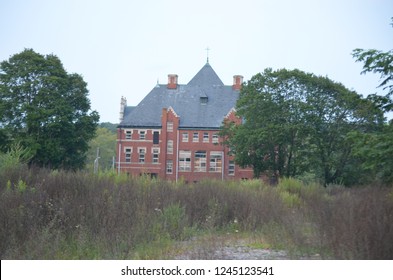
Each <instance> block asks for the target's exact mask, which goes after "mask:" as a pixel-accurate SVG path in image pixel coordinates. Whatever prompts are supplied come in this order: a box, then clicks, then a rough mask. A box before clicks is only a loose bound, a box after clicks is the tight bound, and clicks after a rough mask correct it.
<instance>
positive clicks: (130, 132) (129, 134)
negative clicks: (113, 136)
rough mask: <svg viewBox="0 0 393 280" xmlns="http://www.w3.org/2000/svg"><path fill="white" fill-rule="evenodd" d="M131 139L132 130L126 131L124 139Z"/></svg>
mask: <svg viewBox="0 0 393 280" xmlns="http://www.w3.org/2000/svg"><path fill="white" fill-rule="evenodd" d="M131 138H132V130H126V139H131Z"/></svg>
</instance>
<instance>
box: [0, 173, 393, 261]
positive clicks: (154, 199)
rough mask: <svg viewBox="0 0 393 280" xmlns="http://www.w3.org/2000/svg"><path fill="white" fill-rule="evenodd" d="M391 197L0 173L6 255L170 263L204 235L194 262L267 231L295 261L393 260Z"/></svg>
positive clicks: (0, 235)
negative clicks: (310, 257) (226, 243)
mask: <svg viewBox="0 0 393 280" xmlns="http://www.w3.org/2000/svg"><path fill="white" fill-rule="evenodd" d="M33 187H34V188H33ZM392 197H393V196H392V190H391V189H387V188H375V187H372V188H371V187H369V188H352V189H347V188H323V187H322V186H316V185H305V184H301V183H300V181H299V180H296V179H291V178H288V179H285V180H282V181H281V183H279V184H278V185H277V187H269V186H266V185H264V184H263V183H260V184H258V181H257V180H254V181H250V182H236V181H231V182H221V181H210V180H205V181H204V182H203V183H202V182H200V183H198V184H188V185H186V184H183V185H178V184H174V183H173V184H172V183H170V182H165V181H160V180H147V179H146V178H139V177H138V178H132V177H128V178H127V177H122V178H121V180H117V179H116V177H114V176H113V175H112V174H110V173H100V174H99V175H92V174H89V173H86V172H65V171H61V170H60V171H48V170H44V169H39V168H36V169H27V168H25V169H18V170H17V172H16V173H15V172H11V171H10V170H9V171H8V172H7V173H4V174H3V175H2V176H1V177H0V223H1V225H2V226H1V227H0V257H1V258H2V259H130V258H137V259H168V258H169V259H170V258H173V257H174V256H178V255H179V253H182V252H179V251H178V250H179V245H181V244H189V243H190V242H193V240H194V239H197V240H198V238H199V237H201V235H202V242H201V243H198V244H199V245H200V248H198V249H199V250H206V251H208V252H211V253H210V254H206V253H205V254H204V253H203V252H202V253H199V254H198V256H196V257H199V258H201V257H206V258H209V257H211V256H212V250H213V251H214V248H211V247H212V246H213V245H214V244H215V243H217V239H218V237H217V234H218V235H220V234H221V235H222V234H223V233H224V234H225V237H227V238H237V236H240V238H242V237H243V236H259V235H262V237H263V238H261V242H262V243H263V244H269V247H270V246H272V247H274V248H280V249H283V250H286V251H290V252H294V253H293V257H294V258H297V257H299V253H296V252H298V251H299V250H300V252H301V254H308V252H312V253H313V254H315V253H319V254H320V255H321V257H322V258H336V259H345V258H352V259H391V258H392V256H393V242H392V241H393V221H392V217H393V199H392ZM195 235H197V236H195ZM204 235H206V236H207V237H208V240H207V239H206V238H205V239H203V238H204ZM206 236H205V237H206ZM190 239H191V240H190ZM179 241H186V242H181V243H179ZM206 241H207V242H208V243H206ZM261 242H260V243H261ZM219 243H220V244H223V243H222V242H219ZM216 245H217V244H216ZM255 246H258V245H255ZM259 246H260V245H259ZM305 256H306V257H307V255H305ZM300 257H304V255H300Z"/></svg>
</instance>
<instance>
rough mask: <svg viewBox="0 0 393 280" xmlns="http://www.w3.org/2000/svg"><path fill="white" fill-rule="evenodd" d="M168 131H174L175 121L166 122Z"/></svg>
mask: <svg viewBox="0 0 393 280" xmlns="http://www.w3.org/2000/svg"><path fill="white" fill-rule="evenodd" d="M166 131H167V132H173V122H167V123H166Z"/></svg>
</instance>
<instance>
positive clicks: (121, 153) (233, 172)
mask: <svg viewBox="0 0 393 280" xmlns="http://www.w3.org/2000/svg"><path fill="white" fill-rule="evenodd" d="M242 80H243V77H242V76H239V75H236V76H234V78H233V85H230V86H226V85H224V84H223V82H222V81H221V80H220V78H219V77H218V76H217V74H216V72H215V71H214V70H213V68H212V67H211V66H210V64H209V63H206V64H205V65H204V66H203V67H202V69H201V70H200V71H199V72H198V73H197V74H196V75H195V76H194V77H193V78H192V79H191V81H190V82H189V83H188V84H186V85H180V84H178V76H177V75H168V83H167V84H157V85H156V86H155V87H154V88H153V90H152V91H151V92H150V93H149V94H148V95H147V96H146V97H145V98H144V99H143V100H142V101H141V102H140V103H139V104H138V105H137V106H127V101H126V99H125V98H124V97H122V100H121V110H120V124H119V126H118V136H117V149H116V150H117V151H116V156H117V157H116V168H117V170H118V172H127V173H129V174H132V175H140V174H150V175H151V176H152V177H156V176H158V177H160V178H164V179H169V180H178V179H179V178H184V180H185V181H187V182H195V181H198V180H201V179H202V178H216V179H222V180H228V179H244V178H252V176H253V173H252V169H242V168H240V167H239V166H237V165H235V163H234V161H233V157H232V156H230V155H228V148H227V147H225V146H224V145H221V144H220V143H221V142H222V139H221V138H220V136H219V134H218V133H219V131H220V126H221V125H222V122H223V121H224V119H228V120H231V121H235V122H237V123H240V119H238V118H237V117H236V115H235V110H234V107H235V105H236V101H237V99H238V98H239V90H240V88H241V84H242Z"/></svg>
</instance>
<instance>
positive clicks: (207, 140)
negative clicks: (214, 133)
mask: <svg viewBox="0 0 393 280" xmlns="http://www.w3.org/2000/svg"><path fill="white" fill-rule="evenodd" d="M203 143H209V132H204V133H203Z"/></svg>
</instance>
